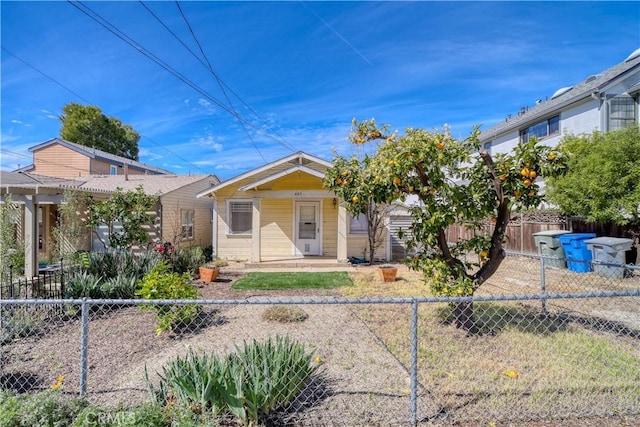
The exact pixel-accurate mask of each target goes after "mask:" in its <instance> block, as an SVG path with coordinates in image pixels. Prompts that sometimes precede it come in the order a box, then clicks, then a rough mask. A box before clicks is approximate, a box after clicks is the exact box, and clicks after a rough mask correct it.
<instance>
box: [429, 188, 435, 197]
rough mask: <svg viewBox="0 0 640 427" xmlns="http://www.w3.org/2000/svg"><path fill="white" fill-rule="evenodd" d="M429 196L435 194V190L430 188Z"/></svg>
mask: <svg viewBox="0 0 640 427" xmlns="http://www.w3.org/2000/svg"><path fill="white" fill-rule="evenodd" d="M429 194H431V195H432V196H433V195H434V194H436V189H435V188H432V189H431V190H429Z"/></svg>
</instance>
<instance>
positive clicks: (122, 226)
mask: <svg viewBox="0 0 640 427" xmlns="http://www.w3.org/2000/svg"><path fill="white" fill-rule="evenodd" d="M87 199H88V200H87V206H88V212H89V214H88V219H87V227H89V228H90V229H91V230H92V231H93V233H94V234H95V235H96V236H97V237H98V239H99V240H100V241H101V242H102V244H103V245H104V247H105V248H106V247H107V246H109V247H112V248H130V247H131V246H133V245H135V244H143V243H146V242H147V241H148V240H149V234H148V233H147V231H146V230H145V229H144V226H145V225H149V224H151V223H152V222H153V220H154V217H153V215H152V214H150V213H149V212H150V211H153V210H155V208H156V204H157V202H158V198H157V197H156V196H148V195H146V194H145V193H144V190H143V188H142V186H138V187H137V188H136V190H135V191H127V192H123V191H122V188H117V189H116V192H115V193H114V194H112V195H111V197H110V198H109V199H107V200H104V201H101V202H96V201H95V200H94V197H93V196H91V195H90V196H88V197H87ZM101 225H105V226H106V227H107V239H102V237H101V236H100V233H98V229H97V228H98V227H99V226H101Z"/></svg>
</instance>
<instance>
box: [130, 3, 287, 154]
mask: <svg viewBox="0 0 640 427" xmlns="http://www.w3.org/2000/svg"><path fill="white" fill-rule="evenodd" d="M139 3H140V4H141V5H142V6H143V7H144V8H145V9H146V10H147V12H149V14H150V15H151V16H153V17H154V18H155V19H156V21H158V23H160V25H162V26H163V27H164V29H165V30H167V32H169V34H171V35H172V36H173V37H174V38H175V39H176V40H177V41H178V43H180V44H181V45H182V46H183V47H184V48H185V49H186V50H187V51H188V52H189V53H190V54H191V55H192V56H193V57H194V58H195V59H196V60H197V61H198V62H200V64H202V66H203V67H205V69H207V70H208V71H209V72H210V73H212V75H213V76H214V78H215V79H216V82H217V83H218V85H219V86H220V89H221V90H222V93H223V94H224V95H225V98H226V99H227V101H228V102H229V105H230V106H231V108H233V111H234V112H235V113H236V114H238V115H239V114H240V113H239V112H238V111H237V109H236V108H235V107H234V106H233V103H232V102H231V100H230V99H229V96H228V95H227V91H228V92H230V93H231V94H232V95H233V96H235V97H236V98H237V99H238V100H239V101H240V102H241V103H242V104H243V105H244V106H245V108H247V109H248V110H249V111H250V112H251V113H252V114H253V115H254V116H255V117H256V118H257V119H258V120H260V121H261V122H263V123H266V120H265V119H264V118H263V117H262V116H261V115H260V114H259V113H258V112H257V111H255V110H254V109H253V108H252V107H251V106H250V105H249V104H248V103H247V102H245V100H244V99H242V97H241V96H240V95H238V94H237V93H236V92H234V90H233V89H232V88H231V87H230V86H229V85H228V84H226V83H225V82H224V81H223V80H222V78H221V77H220V76H219V75H218V74H217V73H216V72H215V71H214V70H213V66H212V65H211V63H210V62H209V59H208V58H207V56H206V54H205V53H204V50H203V49H202V46H201V45H200V43H199V41H198V39H197V37H196V36H195V34H194V31H193V29H192V27H191V25H190V24H189V21H188V19H187V17H186V15H185V13H184V12H183V10H182V8H181V7H180V4H179V3H178V2H177V1H176V4H177V6H178V9H179V11H180V13H181V15H182V17H183V19H184V21H185V22H186V24H187V27H188V28H189V31H190V32H191V35H192V36H193V38H194V40H195V41H196V43H197V45H198V47H199V48H200V52H201V53H202V56H203V57H204V59H205V60H206V63H205V61H204V60H203V59H202V58H201V57H200V56H198V55H197V54H196V53H195V52H194V51H193V50H192V49H191V48H190V47H189V46H187V44H186V43H185V42H184V41H183V40H182V39H181V38H180V37H179V36H178V35H177V34H176V33H175V32H174V31H173V30H171V28H169V26H168V25H167V24H165V23H164V21H162V19H160V17H159V16H158V15H156V14H155V13H154V12H153V10H151V8H150V7H149V6H147V5H146V4H145V3H144V2H143V1H141V0H140V1H139ZM241 124H242V125H243V128H244V129H245V131H246V128H245V126H244V124H243V123H242V122H241ZM267 129H269V130H270V131H271V132H272V133H274V134H275V135H276V136H277V137H278V138H280V140H281V142H279V143H280V144H281V145H282V146H284V147H285V148H287V149H288V150H291V151H292V152H296V151H298V150H297V149H296V148H295V147H293V146H292V145H291V144H290V143H289V142H288V141H287V140H286V139H285V138H284V137H283V136H281V135H279V134H278V133H277V132H275V131H274V129H273V128H271V127H270V126H268V125H267ZM247 136H248V137H249V138H250V139H251V136H250V135H249V134H247ZM251 141H252V142H253V139H251ZM256 149H257V148H256ZM258 152H259V150H258ZM263 160H264V157H263Z"/></svg>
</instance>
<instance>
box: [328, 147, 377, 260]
mask: <svg viewBox="0 0 640 427" xmlns="http://www.w3.org/2000/svg"><path fill="white" fill-rule="evenodd" d="M371 161H372V157H371V156H369V155H368V154H365V155H364V156H363V157H362V158H358V157H357V156H355V155H353V156H352V157H351V158H349V159H347V158H346V157H344V156H338V155H336V156H335V157H334V158H333V162H332V163H333V166H332V167H331V168H329V169H327V171H326V172H325V176H324V180H323V185H324V187H325V188H328V189H330V190H331V191H333V192H334V193H335V194H336V195H337V196H338V197H339V198H340V199H341V200H342V201H343V203H342V205H343V206H344V207H345V208H346V209H347V212H349V213H350V214H351V215H352V216H353V217H354V218H355V217H358V216H359V215H361V214H362V215H364V216H365V218H366V219H367V237H368V250H369V264H373V262H374V260H375V253H376V249H377V248H378V247H379V246H380V245H381V244H382V242H383V237H384V230H385V228H384V219H385V213H386V212H387V211H388V207H389V205H388V204H387V203H386V200H387V198H386V193H385V192H384V191H382V189H381V188H380V186H381V185H382V183H381V182H380V181H379V180H378V181H376V180H375V176H376V171H375V170H374V169H372V168H371V167H370V164H371Z"/></svg>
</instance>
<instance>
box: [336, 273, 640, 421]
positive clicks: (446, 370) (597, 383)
mask: <svg viewBox="0 0 640 427" xmlns="http://www.w3.org/2000/svg"><path fill="white" fill-rule="evenodd" d="M375 274H376V272H375V270H359V271H358V272H356V273H353V274H352V280H353V282H354V286H353V287H351V288H348V289H343V290H342V291H343V293H344V294H345V296H349V297H359V298H368V297H371V298H375V297H412V296H428V295H430V291H429V288H428V285H426V284H425V283H424V281H423V278H422V277H421V276H420V275H419V274H418V273H416V272H412V271H406V270H405V271H402V272H399V274H398V277H399V280H397V281H396V282H395V283H383V282H382V281H381V280H379V279H377V276H375ZM497 279H498V278H497ZM514 293H515V292H514ZM574 302H575V303H576V304H579V303H580V301H574ZM474 307H475V316H476V321H477V324H478V325H479V327H480V330H481V331H482V332H483V333H482V334H480V335H467V334H466V333H465V332H464V331H461V330H458V329H455V328H454V327H453V326H452V325H451V324H450V323H449V322H448V319H449V317H450V314H451V309H450V307H449V306H448V305H447V304H420V307H419V324H418V334H419V339H418V376H419V381H420V383H421V385H422V387H423V390H424V391H425V392H426V393H427V394H428V396H429V398H430V399H432V403H433V405H434V406H433V410H434V411H435V412H436V413H441V414H447V416H452V417H453V419H458V420H460V419H462V420H470V419H476V420H486V419H490V418H492V417H493V418H495V419H510V420H529V419H536V418H549V417H552V418H558V417H575V416H602V415H603V414H638V413H639V412H640V401H638V399H637V396H638V395H640V370H638V369H637V368H638V366H640V349H639V348H638V345H637V339H638V335H637V331H636V334H633V331H630V330H624V329H622V330H616V329H615V328H614V329H611V330H607V328H606V323H604V324H601V325H600V326H601V327H599V328H593V327H589V323H588V322H582V321H576V319H575V318H571V317H568V316H552V315H543V314H542V313H541V311H540V309H539V304H533V305H527V304H524V303H520V302H508V301H498V302H483V303H476V304H475V306H474ZM354 311H355V313H356V314H357V316H358V317H359V318H360V319H361V320H362V321H363V322H365V323H366V325H367V326H368V327H369V328H370V329H371V330H372V331H373V332H374V333H375V334H376V335H377V336H378V337H379V338H380V340H381V341H382V342H383V343H384V345H385V346H386V347H387V348H388V349H389V351H391V352H392V353H393V355H394V356H395V357H396V358H398V360H400V361H401V362H402V363H403V364H404V365H405V366H407V367H408V366H410V362H411V360H410V349H411V343H410V334H409V331H410V330H411V308H410V306H409V305H408V304H404V305H403V304H391V305H361V306H357V307H355V308H354Z"/></svg>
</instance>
